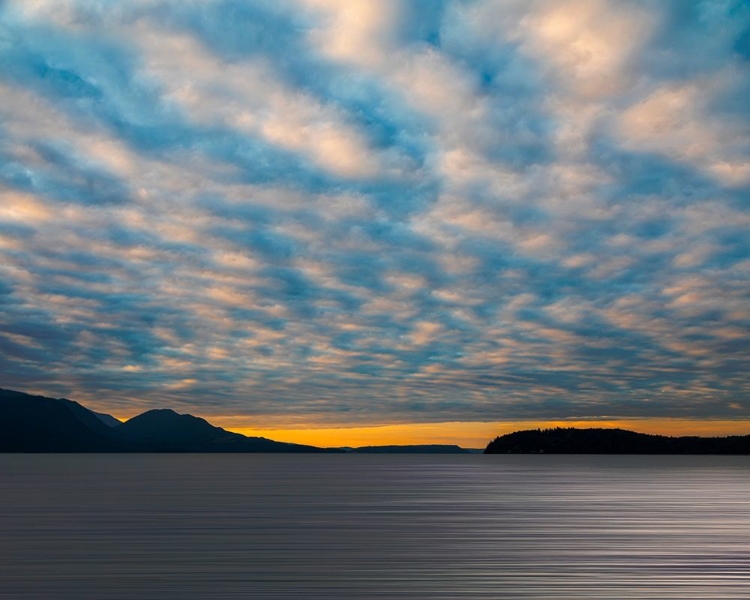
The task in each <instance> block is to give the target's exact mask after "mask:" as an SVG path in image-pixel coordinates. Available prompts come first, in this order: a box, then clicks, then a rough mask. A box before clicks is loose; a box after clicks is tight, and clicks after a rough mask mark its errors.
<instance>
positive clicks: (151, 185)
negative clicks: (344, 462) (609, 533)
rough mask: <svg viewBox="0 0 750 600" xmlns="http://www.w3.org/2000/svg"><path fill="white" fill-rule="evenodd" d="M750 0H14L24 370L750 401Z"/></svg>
mask: <svg viewBox="0 0 750 600" xmlns="http://www.w3.org/2000/svg"><path fill="white" fill-rule="evenodd" d="M749 99H750V7H748V5H747V3H745V2H742V1H740V0H737V1H735V2H732V1H721V2H719V1H716V2H683V1H672V2H659V3H654V2H628V1H616V2H615V1H611V2H606V1H567V0H560V1H550V2H547V1H525V0H524V1H516V0H504V1H492V0H478V1H468V2H467V1H443V2H433V1H429V2H427V1H425V2H412V1H408V2H407V1H405V2H396V1H391V0H378V1H375V0H373V1H366V0H349V1H346V2H343V1H341V2H339V1H334V0H297V1H293V0H274V1H273V2H267V1H264V0H258V1H255V2H235V1H229V0H215V1H211V2H205V3H196V2H182V1H174V2H171V1H167V0H133V1H126V2H107V1H104V0H64V1H57V0H55V1H54V2H52V1H51V0H49V1H46V0H38V1H32V0H17V1H16V0H11V1H7V2H4V3H2V5H1V6H0V255H1V256H2V260H1V262H0V277H1V279H0V307H1V310H0V373H1V374H2V385H4V386H5V387H15V388H19V389H28V390H37V391H42V392H47V393H50V394H56V395H63V394H66V395H73V396H74V397H76V398H79V399H82V400H88V401H91V402H92V403H93V404H94V405H99V406H102V407H105V406H106V407H107V408H108V409H110V410H113V411H114V412H116V413H117V414H132V413H135V412H137V411H139V410H141V409H144V408H149V407H152V406H156V405H164V404H166V403H168V404H170V405H172V406H176V407H178V408H183V409H185V410H191V411H193V412H197V413H199V414H204V415H209V416H210V415H238V416H242V415H244V416H246V417H247V418H248V420H249V421H248V422H256V423H261V424H262V423H275V424H285V425H289V424H293V423H297V422H306V423H321V424H322V423H332V424H337V423H338V424H343V423H360V424H364V423H389V422H419V421H423V422H428V421H454V420H463V421H472V420H486V421H490V420H514V419H519V420H521V419H548V418H557V419H559V418H566V417H568V418H604V417H608V418H611V417H649V416H653V417H684V418H688V417H690V418H721V419H735V418H736V419H743V418H744V419H746V418H748V417H750V376H749V375H748V374H749V373H750V294H749V292H750V208H749V206H748V198H750V119H748V117H749V116H750V100H749Z"/></svg>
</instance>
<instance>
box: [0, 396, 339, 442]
mask: <svg viewBox="0 0 750 600" xmlns="http://www.w3.org/2000/svg"><path fill="white" fill-rule="evenodd" d="M109 423H112V425H113V426H110V424H109ZM0 452H341V451H340V450H332V449H323V448H316V447H314V446H303V445H299V444H287V443H283V442H274V441H273V440H269V439H266V438H260V437H246V436H244V435H240V434H239V433H232V432H230V431H226V430H225V429H222V428H221V427H214V426H213V425H211V424H210V423H209V422H208V421H206V420H205V419H201V418H199V417H194V416H192V415H181V414H178V413H176V412H175V411H173V410H169V409H163V410H151V411H148V412H145V413H143V414H141V415H138V416H137V417H133V418H132V419H130V420H129V421H126V422H125V423H120V422H119V421H117V419H115V418H114V417H111V416H110V415H106V414H100V413H95V412H93V411H91V410H89V409H88V408H86V407H84V406H82V405H81V404H79V403H78V402H74V401H73V400H68V399H66V398H59V399H55V398H46V397H44V396H34V395H31V394H25V393H23V392H16V391H13V390H4V389H1V388H0Z"/></svg>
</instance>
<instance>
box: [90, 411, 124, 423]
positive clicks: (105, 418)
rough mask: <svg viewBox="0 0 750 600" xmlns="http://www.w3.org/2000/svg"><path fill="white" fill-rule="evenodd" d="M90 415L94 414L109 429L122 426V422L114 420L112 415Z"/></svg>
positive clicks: (95, 413) (96, 413)
mask: <svg viewBox="0 0 750 600" xmlns="http://www.w3.org/2000/svg"><path fill="white" fill-rule="evenodd" d="M91 413H92V414H94V415H95V416H96V417H97V418H98V419H99V420H100V421H101V422H102V423H104V424H105V425H108V426H109V427H119V426H120V425H122V421H120V420H119V419H115V418H114V417H113V416H112V415H108V414H107V413H100V412H94V411H93V410H92V411H91Z"/></svg>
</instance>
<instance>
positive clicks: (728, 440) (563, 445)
mask: <svg viewBox="0 0 750 600" xmlns="http://www.w3.org/2000/svg"><path fill="white" fill-rule="evenodd" d="M484 453H485V454H750V435H746V436H730V437H695V436H685V437H668V436H663V435H649V434H645V433H636V432H635V431H628V430H626V429H596V428H594V429H576V428H560V427H558V428H556V429H528V430H524V431H516V432H514V433H509V434H506V435H503V436H500V437H497V438H495V439H494V440H492V441H491V442H490V443H489V444H488V445H487V448H486V449H485V451H484Z"/></svg>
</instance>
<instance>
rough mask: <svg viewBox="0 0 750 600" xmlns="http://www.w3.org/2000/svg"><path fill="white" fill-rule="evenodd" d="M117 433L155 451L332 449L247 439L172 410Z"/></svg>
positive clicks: (130, 422) (130, 424)
mask: <svg viewBox="0 0 750 600" xmlns="http://www.w3.org/2000/svg"><path fill="white" fill-rule="evenodd" d="M115 432H116V433H117V435H119V436H120V437H121V438H122V439H125V440H128V441H129V442H132V443H134V444H140V445H142V446H144V447H146V448H148V449H150V450H152V451H156V452H330V451H331V450H329V449H324V448H316V447H314V446H303V445H300V444H287V443H284V442H274V441H273V440H269V439H266V438H261V437H246V436H244V435H241V434H239V433H233V432H231V431H227V430H226V429H222V428H221V427H215V426H214V425H211V423H209V422H208V421H206V420H205V419H201V418H199V417H194V416H193V415H181V414H178V413H176V412H175V411H173V410H170V409H157V410H149V411H147V412H145V413H143V414H141V415H138V416H137V417H133V418H132V419H130V420H128V421H126V422H125V423H123V424H122V425H120V426H119V427H117V428H115Z"/></svg>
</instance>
